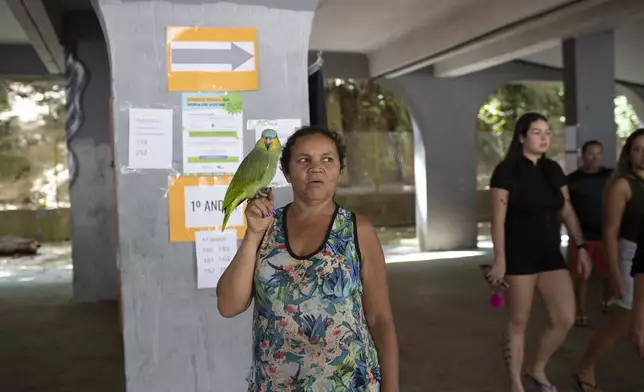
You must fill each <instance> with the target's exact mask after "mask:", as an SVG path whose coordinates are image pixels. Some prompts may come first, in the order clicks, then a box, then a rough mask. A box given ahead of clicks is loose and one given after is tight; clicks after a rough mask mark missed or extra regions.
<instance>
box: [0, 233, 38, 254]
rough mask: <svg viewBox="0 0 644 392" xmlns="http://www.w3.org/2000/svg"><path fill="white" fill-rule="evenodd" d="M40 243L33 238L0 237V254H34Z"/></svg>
mask: <svg viewBox="0 0 644 392" xmlns="http://www.w3.org/2000/svg"><path fill="white" fill-rule="evenodd" d="M38 248H40V244H39V243H38V241H36V240H34V239H33V238H20V237H8V236H7V237H0V255H2V256H13V255H35V254H36V253H38Z"/></svg>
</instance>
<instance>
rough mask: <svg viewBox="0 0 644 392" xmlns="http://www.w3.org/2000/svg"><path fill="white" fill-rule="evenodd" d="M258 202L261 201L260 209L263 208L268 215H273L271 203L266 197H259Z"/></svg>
mask: <svg viewBox="0 0 644 392" xmlns="http://www.w3.org/2000/svg"><path fill="white" fill-rule="evenodd" d="M259 202H261V203H262V210H265V211H266V212H267V213H268V214H269V215H273V203H272V202H271V201H270V200H268V199H264V198H262V199H260V200H259Z"/></svg>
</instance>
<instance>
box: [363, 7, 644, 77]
mask: <svg viewBox="0 0 644 392" xmlns="http://www.w3.org/2000/svg"><path fill="white" fill-rule="evenodd" d="M502 2H503V1H502V0H497V1H495V2H494V3H493V4H495V5H496V4H498V3H502ZM536 3H541V2H535V4H536ZM490 4H492V3H490ZM513 4H515V3H514V2H513ZM486 6H487V3H486ZM514 6H515V5H513V7H514ZM522 7H523V8H526V7H528V6H527V5H523V6H522ZM482 12H483V11H482V10H480V9H478V8H472V9H471V11H469V12H467V13H466V14H464V15H462V16H461V17H460V18H457V19H452V20H449V23H447V22H441V23H440V24H432V25H428V26H425V27H423V28H421V29H418V30H415V31H414V32H413V33H412V34H411V35H409V36H406V37H403V38H401V39H400V40H397V41H394V42H392V43H391V44H389V45H387V46H385V47H383V48H381V49H379V50H377V51H375V52H373V53H370V54H369V60H370V66H371V75H372V76H374V77H376V76H377V77H382V76H384V77H396V76H400V75H404V74H406V73H409V72H412V71H415V70H418V69H422V68H425V67H427V66H429V65H438V64H440V63H441V62H443V64H442V65H440V66H439V67H438V70H439V73H440V74H443V75H444V76H460V75H464V74H466V73H470V72H474V71H480V70H482V69H485V68H487V67H490V66H494V65H498V64H500V63H502V62H505V61H508V60H511V59H513V56H516V55H525V53H526V52H528V53H530V52H531V51H534V50H536V49H539V48H543V47H547V46H548V45H552V43H553V42H555V40H558V39H561V38H568V37H574V36H576V35H579V34H583V33H587V32H591V31H595V30H606V29H611V28H615V27H617V26H620V25H623V24H625V23H629V22H631V21H636V20H637V19H638V18H641V17H643V16H644V2H642V1H641V0H581V1H570V2H567V3H565V4H563V5H561V4H560V5H558V6H556V7H553V8H551V9H547V10H545V11H542V12H539V13H532V14H529V15H527V16H526V17H524V18H523V19H521V20H516V21H514V22H512V23H509V24H505V25H501V27H496V28H494V27H493V26H491V25H490V24H489V23H487V22H483V23H482V24H483V25H485V27H487V28H488V30H487V31H481V32H480V34H478V35H472V34H470V35H469V36H465V35H464V33H457V34H456V35H457V38H458V40H457V39H452V38H449V39H447V38H446V39H443V38H445V37H449V36H450V34H449V33H448V32H449V31H452V32H454V31H455V30H454V29H453V26H454V24H456V23H458V24H459V25H462V26H469V25H471V24H480V23H481V20H482V19H481V15H488V14H490V12H485V13H482ZM470 30H472V28H471V29H470ZM478 30H479V31H480V28H479V29H478ZM456 31H458V30H456ZM470 33H471V31H470ZM427 37H440V38H441V39H440V40H431V39H427ZM438 41H440V42H438Z"/></svg>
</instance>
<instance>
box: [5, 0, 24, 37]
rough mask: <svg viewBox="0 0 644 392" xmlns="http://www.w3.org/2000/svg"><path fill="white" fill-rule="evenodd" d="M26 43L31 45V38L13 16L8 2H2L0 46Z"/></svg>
mask: <svg viewBox="0 0 644 392" xmlns="http://www.w3.org/2000/svg"><path fill="white" fill-rule="evenodd" d="M26 43H29V37H27V34H26V33H25V31H24V30H23V29H22V27H20V24H19V23H18V21H17V20H16V18H15V17H14V16H13V13H12V12H11V10H10V9H9V7H8V6H7V2H6V0H0V44H26Z"/></svg>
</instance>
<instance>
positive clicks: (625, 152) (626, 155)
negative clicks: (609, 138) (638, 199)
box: [612, 128, 644, 180]
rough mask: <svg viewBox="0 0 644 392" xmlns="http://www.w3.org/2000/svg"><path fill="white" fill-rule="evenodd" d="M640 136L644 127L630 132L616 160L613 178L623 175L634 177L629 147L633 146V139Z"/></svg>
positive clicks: (643, 132) (643, 133)
mask: <svg viewBox="0 0 644 392" xmlns="http://www.w3.org/2000/svg"><path fill="white" fill-rule="evenodd" d="M640 136H644V128H640V129H638V130H636V131H635V132H633V133H631V134H630V135H629V136H628V138H627V139H626V143H624V147H622V152H621V153H620V154H619V159H618V160H617V167H615V171H614V172H613V178H612V179H613V180H617V179H618V178H624V177H633V178H634V177H635V173H634V172H633V164H632V163H631V149H632V148H633V143H635V139H637V138H638V137H640Z"/></svg>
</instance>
